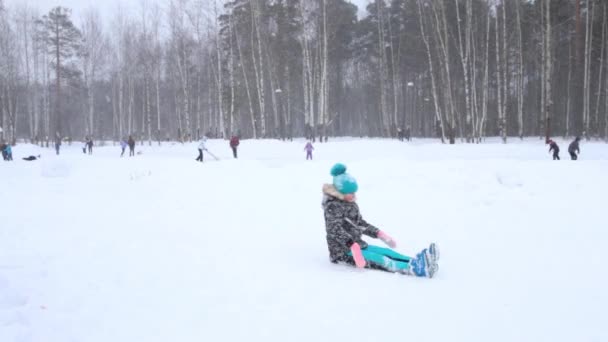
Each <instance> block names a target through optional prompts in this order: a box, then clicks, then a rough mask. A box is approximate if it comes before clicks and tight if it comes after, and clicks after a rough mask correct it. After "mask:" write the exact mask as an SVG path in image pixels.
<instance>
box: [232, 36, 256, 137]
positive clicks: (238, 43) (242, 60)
mask: <svg viewBox="0 0 608 342" xmlns="http://www.w3.org/2000/svg"><path fill="white" fill-rule="evenodd" d="M235 32H236V47H237V50H238V52H239V61H240V63H239V64H240V65H241V72H242V73H243V80H244V81H245V92H246V93H247V102H248V104H249V116H250V119H251V130H252V137H253V139H257V138H258V131H257V128H256V124H255V111H254V109H253V101H252V99H251V91H250V90H249V77H248V76H247V71H246V70H245V58H244V56H243V51H242V49H241V39H240V35H239V31H238V26H237V27H235Z"/></svg>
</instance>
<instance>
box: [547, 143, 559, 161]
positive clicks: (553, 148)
mask: <svg viewBox="0 0 608 342" xmlns="http://www.w3.org/2000/svg"><path fill="white" fill-rule="evenodd" d="M551 151H553V160H559V146H558V145H557V143H556V142H555V141H553V140H551V139H549V153H551Z"/></svg>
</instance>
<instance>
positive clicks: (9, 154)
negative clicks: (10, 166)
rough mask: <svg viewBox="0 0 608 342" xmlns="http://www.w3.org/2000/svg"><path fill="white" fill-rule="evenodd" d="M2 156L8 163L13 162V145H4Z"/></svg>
mask: <svg viewBox="0 0 608 342" xmlns="http://www.w3.org/2000/svg"><path fill="white" fill-rule="evenodd" d="M2 155H3V156H4V160H6V161H11V160H13V149H12V148H11V144H6V145H4V148H3V150H2Z"/></svg>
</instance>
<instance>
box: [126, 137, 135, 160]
mask: <svg viewBox="0 0 608 342" xmlns="http://www.w3.org/2000/svg"><path fill="white" fill-rule="evenodd" d="M127 144H128V145H129V157H133V156H135V139H133V136H132V135H129V140H128V141H127Z"/></svg>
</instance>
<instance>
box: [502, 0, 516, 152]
mask: <svg viewBox="0 0 608 342" xmlns="http://www.w3.org/2000/svg"><path fill="white" fill-rule="evenodd" d="M517 1H519V0H517ZM508 49H509V47H508V45H507V2H506V0H502V62H503V63H504V65H503V66H502V72H503V75H502V81H503V97H502V99H503V102H502V106H503V107H502V120H503V130H502V141H503V142H504V143H506V142H507V134H508V129H507V128H508V121H507V109H508V108H507V105H508V103H509V78H508V76H509V75H508V71H509V59H508V58H507V51H508Z"/></svg>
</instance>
